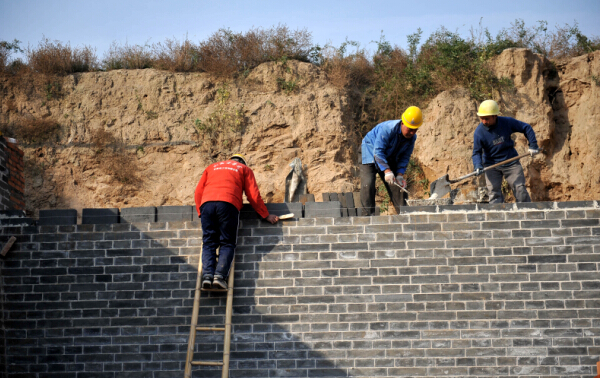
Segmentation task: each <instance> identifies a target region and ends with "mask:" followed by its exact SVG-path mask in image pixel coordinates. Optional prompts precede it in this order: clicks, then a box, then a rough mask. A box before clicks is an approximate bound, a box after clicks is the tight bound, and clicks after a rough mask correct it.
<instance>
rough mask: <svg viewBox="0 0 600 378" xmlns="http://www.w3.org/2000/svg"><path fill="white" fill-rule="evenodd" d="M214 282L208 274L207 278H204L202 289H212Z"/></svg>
mask: <svg viewBox="0 0 600 378" xmlns="http://www.w3.org/2000/svg"><path fill="white" fill-rule="evenodd" d="M212 281H213V278H212V276H209V275H208V274H207V275H205V276H202V288H203V289H204V290H208V289H212Z"/></svg>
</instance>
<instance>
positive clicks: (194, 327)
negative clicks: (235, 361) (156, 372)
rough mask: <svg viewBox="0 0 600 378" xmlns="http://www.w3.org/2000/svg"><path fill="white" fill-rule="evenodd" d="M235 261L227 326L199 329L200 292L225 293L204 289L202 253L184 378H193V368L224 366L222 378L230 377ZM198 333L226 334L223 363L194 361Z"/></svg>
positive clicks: (231, 274) (229, 280)
mask: <svg viewBox="0 0 600 378" xmlns="http://www.w3.org/2000/svg"><path fill="white" fill-rule="evenodd" d="M234 268H235V261H232V262H231V269H230V271H229V279H228V280H227V305H226V309H225V325H224V326H223V327H216V326H212V327H211V326H209V327H198V312H199V311H200V291H201V290H202V291H225V290H222V289H208V290H205V289H202V253H200V262H199V263H198V278H197V279H196V293H195V295H194V309H193V311H192V324H191V326H190V337H189V340H188V349H187V357H186V359H185V375H184V378H192V366H222V367H223V368H222V371H221V378H228V377H229V349H230V346H231V345H230V344H231V313H232V307H233V273H234ZM198 331H205V332H206V331H207V332H212V331H221V332H225V338H224V340H223V360H222V361H194V346H195V344H196V332H198Z"/></svg>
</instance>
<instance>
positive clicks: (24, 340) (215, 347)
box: [0, 202, 600, 378]
mask: <svg viewBox="0 0 600 378" xmlns="http://www.w3.org/2000/svg"><path fill="white" fill-rule="evenodd" d="M509 205H510V204H509ZM556 205H557V206H555V205H553V206H548V205H546V204H542V205H536V206H537V207H533V208H531V207H523V208H522V209H515V208H516V205H512V206H504V205H503V207H501V208H500V209H497V208H496V207H493V206H491V205H490V207H493V208H492V209H490V210H480V209H479V208H477V210H475V208H474V209H472V210H469V211H466V212H437V209H436V210H435V212H431V213H427V212H425V213H413V212H411V213H407V214H401V215H397V216H382V217H336V218H304V219H298V220H293V221H285V222H280V223H279V224H277V225H271V224H269V223H266V222H262V221H259V220H256V219H248V220H243V221H242V225H241V229H240V232H239V245H238V250H237V253H236V267H237V271H236V277H235V290H234V292H235V294H234V303H233V306H234V314H233V324H234V326H233V336H232V344H231V348H232V354H231V364H230V372H231V373H230V376H231V377H271V376H275V377H276V376H301V377H339V376H342V377H345V376H348V377H349V376H355V377H356V376H359V377H374V376H377V377H398V376H411V377H431V376H451V377H465V376H469V377H490V376H527V377H563V376H568V377H581V378H583V377H591V376H594V375H595V374H597V372H596V367H595V366H596V361H598V357H599V354H600V284H599V282H600V280H599V278H600V275H599V268H600V267H599V263H600V258H599V257H598V256H600V209H598V207H597V204H596V203H595V202H591V203H589V202H585V203H581V204H580V206H584V207H576V206H569V204H568V203H561V204H556ZM12 235H14V236H17V242H16V243H15V245H14V246H13V248H12V249H11V251H10V252H9V253H8V254H7V256H6V257H4V258H2V260H0V261H1V264H2V265H1V274H2V277H1V281H2V308H1V309H2V318H1V319H2V327H1V329H0V335H2V337H3V341H4V342H3V343H1V344H0V352H1V353H2V357H3V360H2V361H1V364H2V366H0V369H1V372H2V374H3V376H7V377H83V376H90V377H111V378H112V377H157V378H158V377H161V378H162V377H181V376H182V375H183V364H184V361H185V353H186V350H187V338H188V333H189V324H190V316H191V312H192V303H193V288H194V286H195V281H196V271H197V263H198V257H199V253H200V249H201V243H200V242H199V239H200V237H201V228H200V224H199V222H190V221H188V222H184V221H180V222H155V223H130V224H128V223H125V224H96V225H94V224H82V225H62V226H61V225H45V226H19V227H13V226H6V227H4V228H2V229H1V234H0V240H1V241H2V242H6V240H8V238H9V237H10V236H12ZM224 314H225V296H224V294H222V293H203V294H202V299H201V307H200V321H199V323H200V324H203V325H211V324H220V323H222V322H223V319H224ZM222 339H223V337H222V335H219V334H210V333H209V334H199V335H198V338H197V340H198V344H197V350H198V351H200V352H202V355H204V356H206V357H208V358H212V359H220V358H221V353H220V352H221V351H222V344H221V342H222ZM196 355H197V357H199V356H200V355H201V353H197V354H196ZM202 371H203V372H200V371H198V372H196V373H195V375H194V376H220V372H218V371H217V370H214V369H211V368H208V369H206V368H203V369H202Z"/></svg>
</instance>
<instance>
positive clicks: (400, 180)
mask: <svg viewBox="0 0 600 378" xmlns="http://www.w3.org/2000/svg"><path fill="white" fill-rule="evenodd" d="M396 182H398V185H400V187H401V188H403V189H406V180H405V179H404V177H403V176H402V174H401V173H398V175H396Z"/></svg>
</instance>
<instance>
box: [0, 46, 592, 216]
mask: <svg viewBox="0 0 600 378" xmlns="http://www.w3.org/2000/svg"><path fill="white" fill-rule="evenodd" d="M492 66H493V69H494V71H495V72H496V74H497V75H498V76H501V77H502V76H504V77H509V78H511V79H512V81H513V82H514V89H513V90H510V91H505V92H506V93H504V92H503V93H501V94H499V99H500V101H499V104H500V107H501V111H502V114H503V115H508V116H512V117H515V118H518V119H520V120H522V121H525V122H528V123H530V124H531V125H532V126H533V128H534V130H535V132H536V135H537V138H538V141H539V143H540V145H541V146H542V147H544V149H545V151H546V152H545V153H544V155H538V156H537V157H535V158H534V159H531V158H525V159H523V160H522V163H523V166H524V167H525V169H526V173H527V182H528V187H529V189H530V192H531V194H532V197H533V199H534V200H536V201H542V200H553V201H564V200H584V199H598V198H600V175H599V173H598V168H597V166H598V165H597V163H596V162H597V159H598V157H599V153H600V130H599V128H598V125H599V124H600V106H599V105H600V92H599V91H600V85H599V84H600V83H599V82H598V80H599V79H598V77H600V52H595V53H593V54H588V55H585V56H580V57H577V58H574V59H571V60H569V61H565V62H561V63H557V64H556V65H552V64H551V63H550V62H549V61H548V60H546V59H544V58H543V57H541V56H539V55H536V54H533V53H531V52H530V51H528V50H525V49H509V50H506V51H504V52H503V53H502V54H501V55H500V56H498V57H497V58H495V60H494V61H493V62H492ZM56 88H58V89H57V90H54V89H56ZM477 105H478V104H477V102H476V101H474V100H472V99H471V98H470V97H469V93H468V92H467V91H466V90H464V89H462V88H454V89H452V90H449V91H446V92H443V93H441V94H440V95H438V96H437V97H436V98H435V99H434V100H433V101H431V103H430V104H429V106H428V107H427V108H426V109H424V114H425V123H424V125H423V126H422V127H421V128H420V130H419V133H418V139H417V146H416V149H415V153H414V156H415V157H417V158H418V159H419V161H420V162H421V164H422V166H423V169H424V171H425V173H426V175H427V178H428V179H429V180H430V181H433V180H435V179H436V178H438V177H439V176H441V175H443V174H445V173H448V174H449V175H450V177H451V178H455V177H458V176H461V175H464V174H466V173H469V172H471V171H472V163H471V148H472V135H473V131H474V130H475V127H476V126H477V124H478V120H477V117H476V109H477ZM0 110H1V111H0V123H3V124H5V125H15V124H19V123H20V122H24V121H26V120H31V119H44V120H52V121H53V122H56V123H58V124H59V125H60V128H59V134H58V135H57V136H56V138H55V139H56V142H54V143H51V144H40V145H36V144H35V143H30V144H23V143H21V147H22V148H23V149H24V151H25V158H26V161H27V163H26V167H27V168H26V172H25V174H26V202H27V209H28V210H29V211H30V212H32V213H34V212H35V210H37V209H43V208H76V209H81V208H93V207H132V206H161V205H183V204H193V192H194V189H195V186H196V184H197V182H198V180H199V179H200V176H201V174H202V171H203V169H204V168H205V167H206V166H207V165H208V164H210V163H212V162H214V161H217V160H221V159H225V158H227V157H228V155H229V154H231V153H237V152H241V153H243V154H245V155H246V156H247V157H248V159H249V163H250V166H251V167H252V168H253V170H254V172H255V175H256V177H257V181H258V184H259V187H260V189H261V193H262V195H263V198H264V199H265V200H266V201H267V202H283V200H284V198H283V197H284V192H285V187H284V182H285V177H286V175H287V174H288V173H289V170H290V167H289V166H288V164H289V163H290V162H291V161H292V160H293V159H294V158H296V157H298V158H300V159H301V160H302V163H303V165H304V174H305V176H306V179H307V188H308V190H309V192H310V193H315V194H317V195H316V197H317V199H318V200H320V195H319V193H322V192H343V191H358V190H359V182H358V164H357V161H358V153H359V152H360V138H359V137H358V135H357V133H356V132H355V131H354V130H356V125H355V121H354V119H355V116H356V114H357V112H358V109H357V104H356V103H355V102H353V100H352V96H350V94H349V93H345V92H342V91H339V90H337V89H336V88H334V87H333V86H331V85H330V84H329V83H328V81H327V78H326V77H325V74H324V73H323V71H322V70H321V69H320V68H318V67H316V66H314V65H311V64H308V63H300V62H295V61H289V62H287V63H285V64H282V63H275V62H273V63H265V64H262V65H260V66H259V67H257V68H255V69H254V70H252V71H251V72H250V73H249V74H248V75H247V76H246V77H244V78H240V79H238V80H236V81H228V82H227V81H220V80H217V79H216V78H214V77H211V76H209V75H207V74H199V73H169V72H163V71H156V70H151V69H150V70H116V71H110V72H95V73H84V74H76V75H71V76H67V77H64V78H60V79H55V81H54V82H52V83H46V84H44V85H39V84H29V85H24V84H23V83H21V84H19V83H17V84H15V83H14V82H11V81H10V80H8V79H0ZM516 140H517V148H518V150H519V151H521V152H522V151H525V150H526V148H527V147H526V146H527V143H526V140H525V138H524V137H523V136H517V137H516ZM103 141H104V143H103ZM118 172H120V175H118V174H116V173H118ZM459 186H460V187H461V188H462V189H463V190H462V193H463V194H462V198H463V199H468V198H469V193H470V191H472V190H473V188H474V187H475V182H474V181H473V180H467V181H466V182H465V183H462V184H460V185H459Z"/></svg>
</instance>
